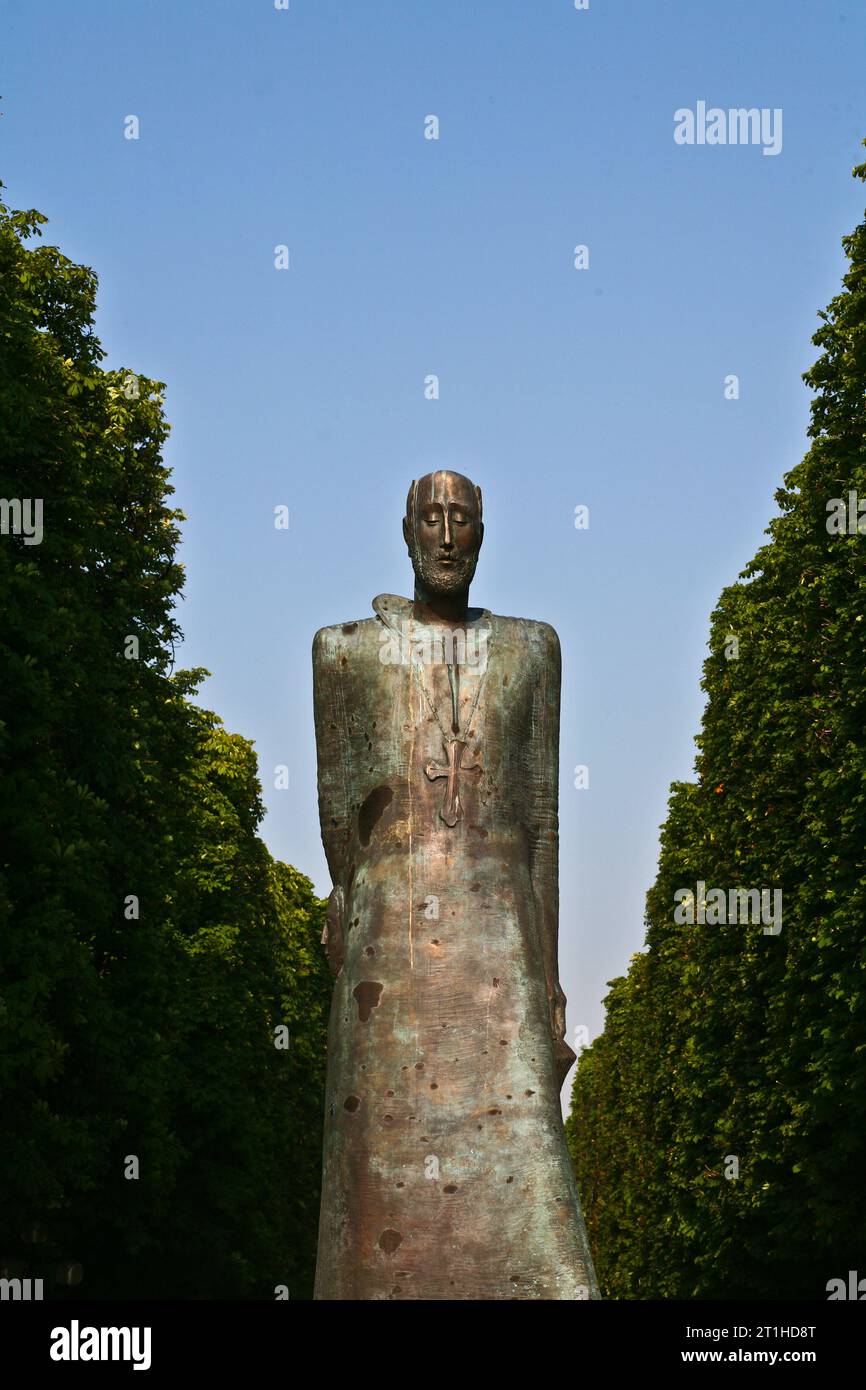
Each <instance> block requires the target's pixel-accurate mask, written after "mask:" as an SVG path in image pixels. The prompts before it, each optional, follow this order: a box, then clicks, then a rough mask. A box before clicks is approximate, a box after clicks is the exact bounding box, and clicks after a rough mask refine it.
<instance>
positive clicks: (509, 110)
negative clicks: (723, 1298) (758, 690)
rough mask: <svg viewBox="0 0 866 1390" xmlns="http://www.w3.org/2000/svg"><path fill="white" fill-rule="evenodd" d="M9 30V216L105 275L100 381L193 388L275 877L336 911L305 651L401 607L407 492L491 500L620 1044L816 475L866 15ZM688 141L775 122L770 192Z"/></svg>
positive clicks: (590, 1012)
mask: <svg viewBox="0 0 866 1390" xmlns="http://www.w3.org/2000/svg"><path fill="white" fill-rule="evenodd" d="M3 27H4V43H3V53H2V59H0V66H2V83H0V90H2V93H3V107H2V109H3V110H4V112H5V114H4V116H3V118H2V121H0V176H2V178H3V180H4V182H5V183H6V184H7V197H8V199H9V201H10V202H11V203H12V205H13V206H16V207H26V206H36V207H38V208H40V209H41V210H42V211H43V212H45V213H46V214H47V215H48V216H49V217H50V219H51V220H50V225H49V227H48V228H47V229H46V235H47V239H48V240H50V241H52V242H56V243H57V244H58V245H60V247H61V248H62V249H63V250H64V251H65V253H66V254H67V255H69V256H71V257H73V258H74V259H76V260H79V261H83V262H85V263H87V264H89V265H92V266H93V267H94V268H95V269H96V270H97V272H98V274H99V277H100V294H99V321H98V327H99V332H100V334H101V336H102V338H103V342H104V344H105V346H106V347H107V349H108V351H109V358H108V362H109V365H112V366H126V367H129V368H131V369H133V370H135V371H140V372H143V373H145V374H147V375H150V376H154V377H157V378H159V379H160V380H163V381H165V382H167V384H168V390H167V413H168V416H169V419H170V420H171V421H172V422H173V426H174V429H173V434H172V437H171V441H170V444H169V447H168V453H167V459H168V462H169V463H170V465H171V467H172V468H173V469H174V481H175V484H176V488H177V501H178V503H179V505H181V506H182V507H183V509H184V510H185V512H186V513H187V515H188V518H189V520H188V522H187V524H186V526H185V539H184V545H183V555H182V558H183V560H184V562H185V564H186V566H187V575H188V579H187V593H186V600H185V603H184V604H183V608H182V613H181V620H182V623H183V626H184V628H185V631H186V635H187V640H186V643H185V645H184V648H183V651H182V657H181V659H182V663H183V664H184V665H204V666H207V667H208V668H209V669H210V670H211V671H212V672H213V676H212V678H211V679H210V680H209V681H208V682H207V684H206V686H205V687H204V690H203V700H204V701H205V702H206V703H207V704H208V705H209V706H210V707H211V708H213V709H215V710H216V711H217V712H218V713H219V714H220V715H221V716H222V717H223V718H224V720H225V722H226V725H227V727H228V728H229V729H232V730H236V731H238V732H240V733H243V734H244V735H246V736H247V737H249V738H252V739H253V740H254V741H255V744H256V748H257V750H258V754H259V758H260V765H261V771H262V778H263V782H264V787H265V798H266V801H267V806H268V815H267V819H266V821H265V824H264V835H265V838H266V839H267V842H268V844H269V845H270V847H271V849H272V850H273V852H274V853H275V854H277V855H279V856H280V857H281V858H283V859H286V860H288V861H290V862H291V863H293V864H295V865H297V866H298V867H299V868H300V869H302V870H303V871H304V872H306V873H308V874H309V875H310V876H311V877H312V878H313V880H314V882H315V883H316V885H317V887H318V889H319V890H320V891H321V892H322V893H325V892H326V891H327V889H328V886H329V885H328V882H327V874H326V868H325V862H324V857H323V854H322V851H321V846H320V841H319V831H318V824H317V813H316V795H315V756H314V744H313V726H312V712H311V675H310V642H311V638H312V634H313V632H314V630H315V629H316V628H318V627H320V626H322V625H323V624H326V623H332V622H337V621H342V620H347V619H352V618H359V617H366V616H369V614H370V611H371V610H370V600H371V599H372V597H373V596H374V595H375V594H377V593H379V592H381V591H392V592H396V593H404V594H405V593H408V592H410V589H411V575H410V570H409V565H408V560H407V558H406V555H405V550H404V548H403V544H402V539H401V535H400V517H401V512H402V507H403V503H404V499H405V495H406V488H407V486H408V483H409V481H410V480H411V478H412V477H417V476H418V475H419V474H420V473H423V472H425V471H427V470H428V469H431V468H434V467H437V468H438V467H444V466H449V465H450V466H452V467H456V468H458V469H460V470H461V471H464V472H467V473H469V474H470V475H471V476H472V477H473V478H475V479H476V480H477V481H478V482H479V483H480V484H481V485H482V487H483V489H484V498H485V522H486V526H487V536H486V541H485V546H484V550H483V552H482V557H481V562H480V565H479V569H478V574H477V577H476V584H475V587H474V589H473V599H474V601H476V602H478V603H480V604H483V605H485V606H488V607H490V608H492V609H493V610H494V611H496V612H498V613H505V614H516V615H520V616H524V617H530V618H541V619H545V620H547V621H549V622H551V623H553V624H554V626H555V627H556V628H557V629H558V631H559V633H560V636H561V639H562V645H563V654H564V690H563V727H562V746H561V758H562V790H561V832H562V838H561V884H562V918H561V923H562V925H561V936H562V945H561V961H562V977H563V984H564V988H565V990H566V993H567V995H568V996H569V1027H570V1030H572V1029H573V1028H574V1027H575V1026H576V1025H579V1024H584V1025H586V1026H587V1027H588V1028H589V1029H590V1032H591V1034H592V1036H595V1034H596V1033H597V1031H598V1030H599V1028H600V1027H601V1024H602V1018H603V1011H602V1007H601V999H602V997H603V995H604V993H605V987H606V982H607V981H608V980H609V979H611V978H612V977H613V976H615V975H618V974H622V973H623V972H624V970H625V969H626V967H627V965H628V959H629V955H630V954H631V953H632V952H633V951H635V950H638V949H639V948H640V946H641V944H642V940H643V920H642V919H643V903H644V894H645V892H646V889H647V888H648V886H649V885H650V883H651V882H652V879H653V877H654V873H655V864H656V857H657V849H658V826H659V824H660V822H661V821H662V819H663V817H664V814H665V805H666V800H667V795H668V786H669V783H670V782H671V781H672V780H673V779H679V778H687V777H689V776H690V774H691V770H692V764H693V741H692V740H693V735H694V733H695V732H696V731H697V728H698V724H699V719H700V713H701V708H702V703H703V701H702V695H701V691H700V689H699V680H700V673H701V663H702V661H703V657H704V652H705V643H706V637H707V633H708V618H709V614H710V612H711V610H712V608H713V606H714V603H715V600H716V597H717V595H718V593H719V591H720V589H721V588H722V587H723V585H725V584H726V583H728V582H730V581H731V580H733V579H734V578H735V577H736V575H737V573H738V572H739V570H740V569H741V568H742V566H743V565H744V564H745V563H746V561H747V560H748V559H749V558H750V556H751V555H752V553H753V552H754V550H755V549H756V547H757V546H758V544H759V543H760V541H761V536H762V532H763V529H764V527H765V526H766V524H767V522H768V520H769V518H770V516H771V515H772V514H773V511H774V502H773V493H774V489H775V488H776V486H777V485H778V483H779V481H780V479H781V476H782V474H783V472H784V471H785V470H786V469H788V468H790V467H791V466H793V464H794V463H796V462H797V460H798V459H799V458H800V457H801V455H802V453H803V451H804V447H805V427H806V424H807V420H808V395H807V392H806V389H805V387H804V385H803V384H802V382H801V380H800V373H801V372H802V371H803V370H804V369H805V368H806V367H807V366H808V365H809V364H810V363H811V361H812V360H813V358H814V355H815V353H814V349H813V348H812V346H811V343H810V337H811V334H812V333H813V332H814V330H815V328H816V326H817V318H816V311H817V310H818V309H819V308H820V307H823V306H824V305H825V304H826V302H827V301H828V300H829V298H830V297H831V296H832V295H833V294H834V293H835V292H836V290H837V288H838V284H839V279H840V275H841V273H842V270H843V266H844V261H843V255H842V251H841V247H840V238H841V237H842V236H843V234H845V233H846V232H847V231H849V230H851V229H852V228H853V226H854V225H855V224H856V222H858V221H859V220H860V219H861V216H862V209H863V202H864V198H863V189H862V186H861V185H859V184H857V183H855V182H854V181H853V180H852V179H851V177H850V170H851V167H852V166H853V165H854V164H855V163H857V162H859V160H860V159H861V158H862V157H863V153H862V152H861V149H860V143H859V142H860V140H861V138H862V137H863V136H864V135H866V109H864V107H866V99H864V82H863V78H864V72H866V61H864V60H866V10H864V7H863V6H862V4H859V3H855V0H840V3H838V4H837V3H832V0H824V2H823V3H814V0H759V3H756V0H724V3H722V0H656V3H651V0H627V2H626V3H613V0H591V3H590V9H589V11H588V12H578V11H576V10H575V9H574V5H573V0H472V3H469V0H435V3H434V2H433V0H430V3H426V0H367V2H366V3H359V0H291V8H290V10H289V11H288V12H278V11H276V10H275V9H274V6H273V0H199V2H198V3H191V2H190V0H186V2H185V3H184V0H152V3H147V2H146V0H122V2H121V0H77V3H76V4H74V5H70V4H69V3H67V2H66V0H64V2H63V3H61V0H39V2H38V3H33V0H17V3H15V0H7V3H6V5H5V6H4V25H3ZM699 100H704V101H706V102H707V104H708V105H709V106H713V105H718V106H721V107H723V108H727V107H729V106H735V107H739V106H746V107H749V106H756V107H767V108H776V107H781V108H782V110H783V113H784V114H783V148H782V151H781V153H780V154H779V155H777V156H775V157H767V156H764V155H762V152H761V149H760V148H758V147H752V146H725V147H711V146H706V145H705V146H693V147H684V146H678V145H676V144H675V143H674V140H673V129H674V119H673V117H674V112H675V110H677V109H678V108H680V107H686V106H688V107H691V108H693V109H694V108H695V106H696V103H697V102H698V101H699ZM431 114H435V115H436V116H438V118H439V121H440V139H439V140H438V141H428V140H425V139H424V119H425V117H426V116H428V115H431ZM128 115H136V116H138V118H139V120H140V138H139V140H137V141H131V140H127V139H125V138H124V133H123V131H124V118H125V117H126V116H128ZM283 243H284V244H286V245H288V247H289V253H290V269H289V270H288V271H283V272H280V271H277V270H275V269H274V264H273V262H274V247H275V246H276V245H278V244H283ZM578 243H584V244H586V245H588V246H589V249H590V268H589V270H587V271H580V272H578V271H576V270H575V269H574V268H573V264H572V258H573V248H574V246H575V245H576V244H578ZM430 373H436V374H437V375H438V376H439V377H440V382H441V387H440V390H441V394H440V399H439V400H438V401H428V400H425V398H424V391H423V384H424V378H425V376H427V375H428V374H430ZM729 373H736V374H737V375H738V376H739V378H740V399H739V400H737V401H728V400H725V398H724V393H723V382H724V378H725V376H726V375H727V374H729ZM579 503H585V504H587V505H589V507H590V509H591V510H590V529H589V530H588V531H586V532H579V531H576V530H575V528H574V525H573V515H574V508H575V506H576V505H577V504H579ZM280 504H284V505H287V506H288V507H289V509H290V514H291V525H290V529H289V531H288V532H285V531H278V530H275V529H274V526H273V509H274V507H276V506H278V505H280ZM279 763H285V764H287V765H288V766H289V768H290V778H291V785H290V789H289V790H288V791H278V790H276V789H275V788H274V786H273V768H274V766H275V765H276V764H279ZM577 763H586V764H588V766H589V769H590V789H589V790H588V791H575V790H574V789H573V785H572V769H573V767H574V766H575V764H577Z"/></svg>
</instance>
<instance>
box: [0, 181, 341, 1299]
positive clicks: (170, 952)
mask: <svg viewBox="0 0 866 1390" xmlns="http://www.w3.org/2000/svg"><path fill="white" fill-rule="evenodd" d="M44 222H45V219H44V218H43V217H42V216H41V215H40V214H39V213H37V212H33V211H31V212H13V211H10V210H9V209H8V208H7V207H6V206H5V205H4V204H2V203H0V497H2V499H3V534H2V535H0V598H2V611H3V615H4V621H3V624H2V628H0V666H2V682H0V778H2V797H0V844H2V851H0V1104H2V1114H3V1126H4V1134H5V1136H6V1143H5V1144H4V1145H3V1146H0V1256H3V1257H5V1258H6V1259H10V1258H12V1257H13V1256H18V1257H20V1256H21V1253H22V1250H23V1253H24V1255H25V1256H27V1255H28V1254H29V1255H32V1254H33V1250H32V1248H31V1247H30V1246H27V1247H22V1245H21V1238H22V1235H23V1234H27V1235H29V1236H31V1237H32V1235H33V1232H34V1231H37V1232H39V1233H41V1234H42V1235H44V1237H45V1240H44V1242H43V1244H42V1246H40V1250H41V1252H42V1254H43V1257H46V1256H50V1255H52V1254H54V1255H56V1256H58V1257H59V1256H61V1255H62V1256H68V1257H71V1258H74V1259H76V1260H78V1261H80V1262H81V1264H82V1265H83V1266H84V1273H85V1282H84V1286H83V1288H82V1290H81V1291H82V1292H83V1293H87V1294H89V1295H91V1296H101V1295H112V1296H115V1297H116V1296H121V1297H123V1296H131V1295H134V1294H146V1295H148V1296H159V1295H160V1294H163V1295H165V1294H169V1293H172V1294H175V1295H177V1296H184V1295H188V1296H194V1297H208V1296H213V1297H216V1296H226V1297H234V1296H238V1297H242V1296H271V1297H272V1296H273V1286H274V1284H276V1283H285V1284H288V1285H289V1286H290V1292H291V1293H292V1295H293V1296H299V1295H300V1296H302V1295H303V1292H304V1291H305V1290H306V1289H308V1288H309V1285H310V1281H311V1261H312V1252H313V1251H314V1242H315V1221H316V1204H317V1191H318V1163H319V1151H318V1144H319V1134H320V1124H321V1109H322V1091H323V1056H324V1028H325V1008H326V1000H327V994H328V982H327V971H326V967H325V963H324V960H323V957H322V954H321V951H320V950H319V947H318V940H319V935H320V932H321V915H322V907H321V904H320V903H319V902H318V901H317V900H316V899H315V898H314V897H313V894H312V890H311V887H310V884H309V883H308V881H307V880H306V879H304V878H303V876H302V875H300V874H297V873H296V872H295V871H294V870H292V869H289V868H287V867H286V866H284V865H279V864H275V863H274V861H273V860H272V859H271V858H270V856H269V855H268V853H267V851H266V849H265V847H264V845H263V844H262V843H261V841H260V840H259V839H258V837H257V833H256V832H257V828H258V825H259V822H260V819H261V814H262V807H261V800H260V790H259V786H258V782H257V780H256V774H255V759H254V755H253V752H252V749H251V747H250V745H249V744H248V743H246V742H245V741H244V740H242V739H240V738H236V737H232V736H230V735H228V734H226V733H225V732H224V731H223V730H222V728H221V726H220V725H219V721H218V720H217V719H216V717H215V716H213V715H209V714H207V713H206V712H205V711H202V710H200V709H198V708H197V707H196V705H194V704H193V703H192V700H191V697H192V696H193V695H194V693H195V690H196V688H197V685H198V683H199V680H200V678H201V676H202V675H203V674H205V673H203V672H179V673H177V674H172V673H173V663H174V650H175V646H176V643H177V642H178V640H179V638H180V635H181V634H180V631H179V628H178V624H177V620H176V615H175V605H176V602H177V600H178V597H179V595H180V593H181V589H182V583H183V575H182V569H181V567H180V565H179V564H178V562H177V559H176V547H177V543H178V539H179V530H178V523H179V522H180V521H181V520H182V517H181V515H180V513H179V512H178V511H177V510H176V509H173V508H172V507H171V506H170V504H169V499H170V497H171V494H172V488H171V485H170V482H169V475H168V471H167V469H166V468H165V466H164V464H163V461H162V447H163V444H164V441H165V438H166V435H167V431H168V426H167V424H166V422H165V419H164V415H163V403H162V389H163V388H162V385H161V383H159V382H155V381H151V380H149V379H147V378H144V377H140V376H136V375H134V374H133V373H130V372H127V371H125V370H115V371H107V370H105V369H103V367H102V366H101V365H100V364H101V362H102V360H103V357H104V353H103V351H102V348H101V347H100V344H99V341H98V339H97V337H96V336H95V333H94V312H95V294H96V279H95V276H94V275H93V272H92V271H90V270H89V269H87V268H86V267H82V266H77V265H74V264H73V263H72V262H70V261H69V260H67V259H66V257H64V256H63V255H62V254H61V253H60V252H59V251H58V250H57V248H55V247H51V246H44V245H41V244H39V241H38V238H39V237H40V236H41V228H42V226H43V225H44ZM31 503H32V504H34V507H33V511H32V512H30V513H28V512H26V511H23V510H21V509H20V508H21V507H22V505H23V506H24V507H28V506H29V504H31ZM37 506H41V508H42V517H41V528H40V529H41V535H37V532H36V528H30V529H31V534H29V535H28V534H27V527H26V526H24V525H23V522H22V518H24V517H26V516H28V515H29V517H30V519H31V520H32V518H33V517H34V516H35V515H36V508H37ZM37 542H38V543H37ZM283 1020H285V1021H286V1022H287V1023H290V1024H291V1025H292V1038H291V1044H290V1047H289V1050H288V1052H287V1053H283V1052H280V1051H278V1050H277V1049H276V1048H275V1046H274V1034H273V1029H274V1028H275V1027H277V1026H278V1025H279V1023H281V1022H282V1021H283ZM130 1157H134V1158H135V1159H137V1160H138V1164H139V1169H140V1171H139V1176H138V1178H136V1179H130V1178H129V1177H128V1176H127V1175H126V1174H127V1173H128V1172H129V1171H130V1168H131V1166H132V1165H131V1164H130V1163H129V1162H128V1159H129V1158H130Z"/></svg>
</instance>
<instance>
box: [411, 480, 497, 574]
mask: <svg viewBox="0 0 866 1390" xmlns="http://www.w3.org/2000/svg"><path fill="white" fill-rule="evenodd" d="M403 539H404V540H405V542H406V545H407V546H408V549H409V558H410V559H411V561H412V568H413V570H414V571H415V581H416V592H417V593H419V594H421V595H423V596H429V597H431V598H451V597H457V596H458V595H464V594H466V593H468V591H469V585H470V584H471V583H472V579H473V576H474V574H475V567H476V565H477V564H478V552H479V550H480V549H481V542H482V540H483V539H484V524H483V522H482V520H481V489H480V487H476V485H475V483H473V482H471V481H470V479H469V478H465V477H464V476H463V474H462V473H452V472H450V470H447V469H446V470H443V471H442V472H439V473H427V474H425V476H424V477H423V478H419V479H418V481H417V482H414V483H413V484H412V486H411V487H410V489H409V495H408V497H407V498H406V516H405V517H404V519H403Z"/></svg>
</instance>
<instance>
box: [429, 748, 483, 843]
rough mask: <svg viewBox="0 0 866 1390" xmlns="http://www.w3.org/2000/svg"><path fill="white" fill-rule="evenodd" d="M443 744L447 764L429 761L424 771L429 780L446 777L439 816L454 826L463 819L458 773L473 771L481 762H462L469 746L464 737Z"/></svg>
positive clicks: (447, 823)
mask: <svg viewBox="0 0 866 1390" xmlns="http://www.w3.org/2000/svg"><path fill="white" fill-rule="evenodd" d="M445 746H446V749H447V752H448V762H447V764H443V763H434V762H429V763H428V764H427V766H426V767H425V769H424V771H425V772H426V773H427V776H428V777H429V778H430V781H431V782H435V781H436V780H437V779H438V778H440V777H447V779H448V780H447V782H446V783H445V795H444V797H443V799H442V806H441V808H440V811H439V817H440V819H441V820H444V822H445V824H446V825H448V826H454V825H456V824H457V822H458V821H459V820H462V819H463V807H462V806H461V805H460V773H461V772H475V771H476V770H477V769H478V768H479V767H480V766H481V764H480V763H464V761H463V754H464V753H465V752H466V749H467V748H468V747H469V744H468V743H467V742H466V741H465V739H462V738H449V739H448V740H447V742H446V745H445Z"/></svg>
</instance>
